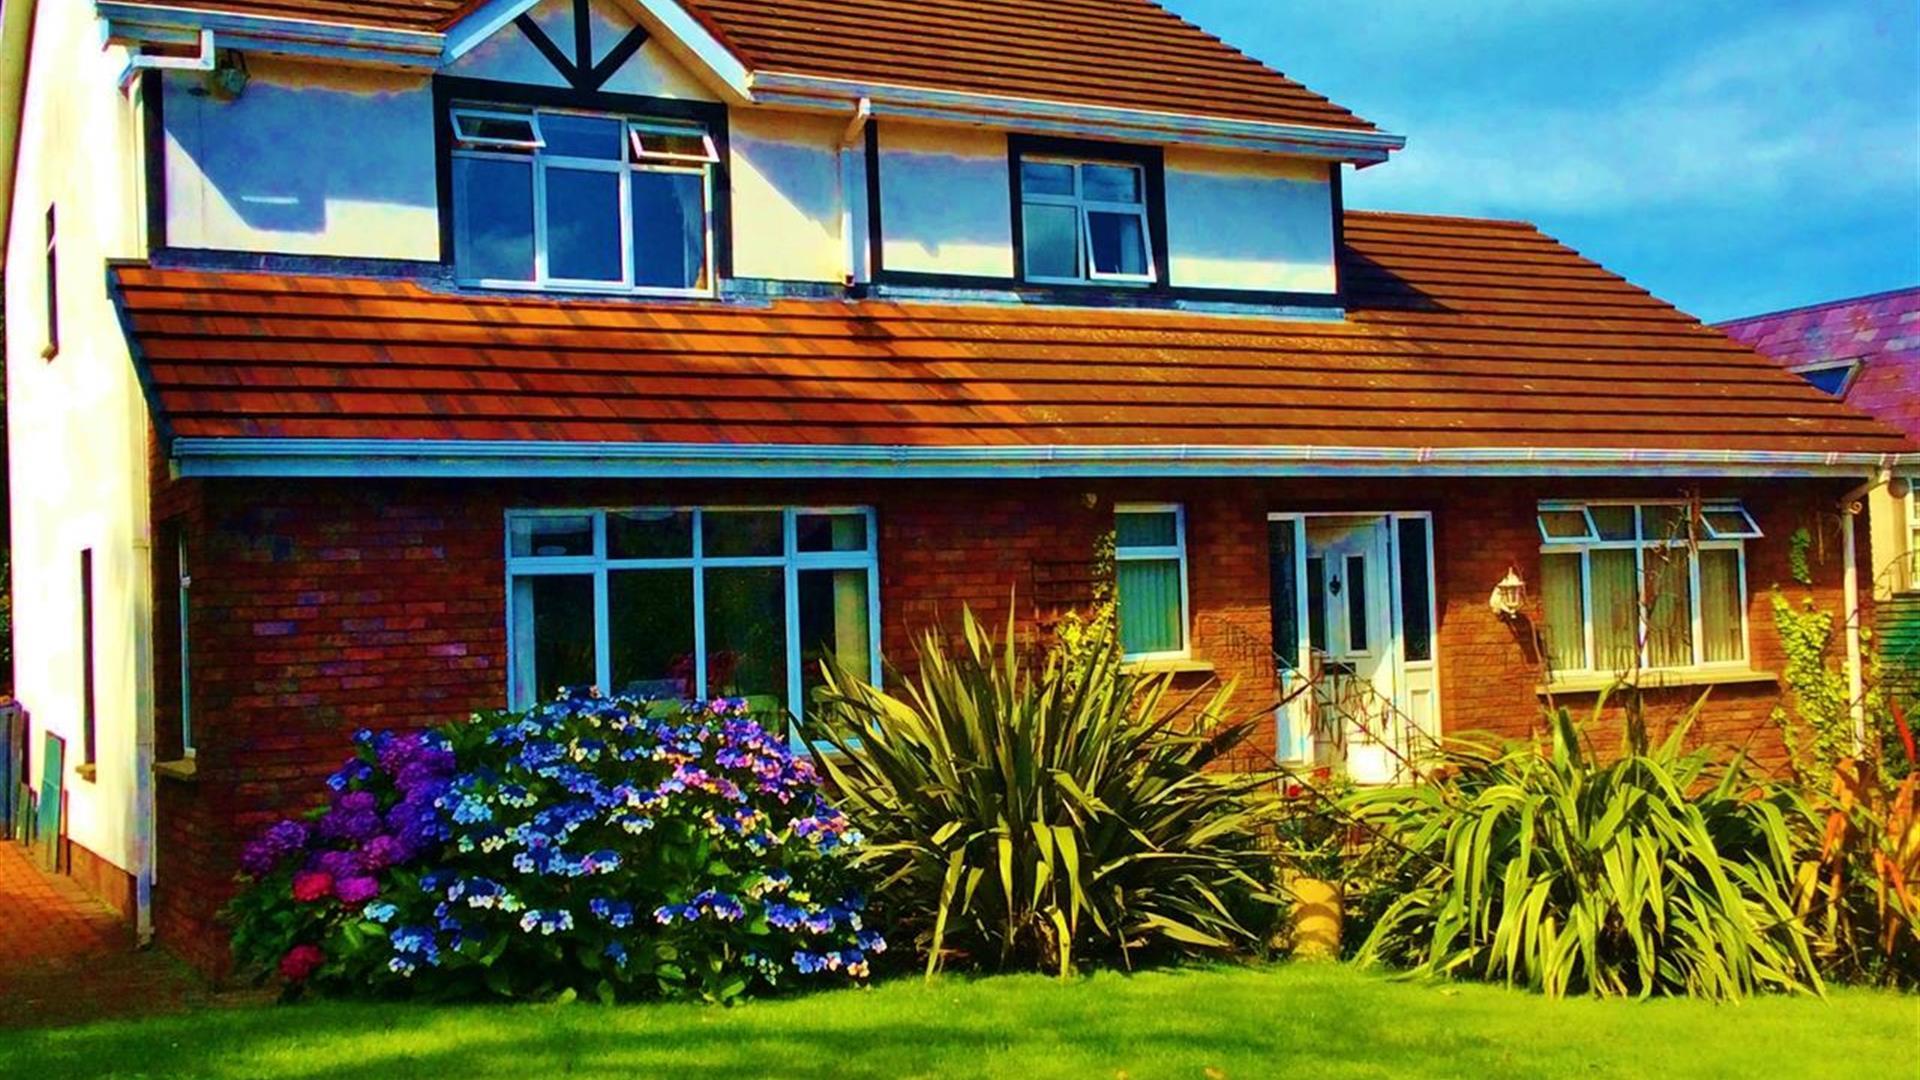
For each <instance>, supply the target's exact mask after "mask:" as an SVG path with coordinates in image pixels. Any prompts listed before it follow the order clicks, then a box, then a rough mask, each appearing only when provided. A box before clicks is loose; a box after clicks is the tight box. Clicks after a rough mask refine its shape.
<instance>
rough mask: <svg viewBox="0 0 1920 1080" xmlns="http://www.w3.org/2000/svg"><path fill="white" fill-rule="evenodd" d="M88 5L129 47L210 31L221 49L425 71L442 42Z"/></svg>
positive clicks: (340, 27)
mask: <svg viewBox="0 0 1920 1080" xmlns="http://www.w3.org/2000/svg"><path fill="white" fill-rule="evenodd" d="M69 2H71V0H69ZM94 11H95V13H96V14H97V15H98V16H99V17H100V20H101V23H102V32H103V34H104V36H105V42H106V44H108V45H125V46H128V47H130V48H138V47H140V46H143V45H168V46H176V47H195V46H197V45H199V43H200V35H201V34H202V33H205V32H207V31H211V32H213V33H215V34H217V35H219V38H220V47H221V48H224V49H237V50H241V51H244V52H262V53H272V54H278V55H283V56H304V57H312V58H315V59H321V60H335V61H347V62H355V63H374V64H382V65H386V66H391V67H404V68H419V69H421V70H428V71H430V70H434V69H436V68H438V67H439V66H440V63H441V55H442V53H443V52H444V51H445V47H446V35H445V34H437V33H427V32H422V31H416V30H384V29H378V28H374V27H367V26H348V25H346V24H344V23H329V22H312V21H308V20H305V19H284V18H277V17H274V16H270V15H239V14H233V13H230V12H224V11H201V10H197V9H193V8H179V7H150V6H148V5H145V4H126V3H116V2H114V0H95V3H94Z"/></svg>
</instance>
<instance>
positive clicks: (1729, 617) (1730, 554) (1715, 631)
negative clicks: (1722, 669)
mask: <svg viewBox="0 0 1920 1080" xmlns="http://www.w3.org/2000/svg"><path fill="white" fill-rule="evenodd" d="M1700 632H1701V636H1702V637H1703V638H1704V639H1705V640H1703V641H1702V642H1701V657H1702V659H1704V660H1705V661H1706V662H1707V663H1709V664H1723V663H1728V662H1731V661H1736V660H1744V659H1746V654H1747V649H1746V641H1745V635H1744V634H1743V633H1742V632H1741V622H1740V553H1739V552H1738V551H1731V550H1722V549H1719V548H1713V549H1709V550H1706V551H1702V552H1701V553H1700Z"/></svg>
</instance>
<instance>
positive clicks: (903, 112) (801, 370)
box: [0, 0, 1920, 967]
mask: <svg viewBox="0 0 1920 1080" xmlns="http://www.w3.org/2000/svg"><path fill="white" fill-rule="evenodd" d="M35 7H36V5H34V4H32V3H28V2H23V0H7V3H6V5H5V8H4V10H5V31H6V33H5V36H4V38H0V55H4V56H6V57H9V58H15V59H17V58H19V57H22V56H23V55H26V53H25V50H26V49H27V48H28V43H29V41H30V61H31V62H30V64H29V65H25V66H23V65H21V64H17V63H13V62H12V60H11V59H10V60H9V62H8V63H7V64H6V66H5V67H4V70H6V71H8V72H12V73H16V74H17V73H18V72H20V71H21V70H25V71H27V72H28V77H27V78H26V79H25V83H24V94H22V93H21V90H22V88H21V87H20V86H18V85H14V84H15V83H18V81H19V80H18V79H17V78H14V79H13V80H12V81H11V82H10V83H8V84H7V85H4V86H0V109H6V110H7V111H6V113H5V117H4V119H5V121H6V123H5V124H0V141H12V140H17V145H18V155H17V161H18V168H17V170H16V171H15V174H14V175H11V176H10V177H9V179H10V185H11V186H10V190H9V191H8V192H7V194H8V195H9V196H10V197H9V198H7V199H6V200H5V205H6V206H8V207H9V209H10V217H9V220H8V222H7V247H6V252H7V264H6V287H7V296H6V303H7V308H6V314H7V328H8V348H9V352H8V356H7V361H8V376H9V382H8V395H7V399H8V406H9V409H10V416H9V420H10V422H9V425H8V427H9V432H10V434H11V438H12V449H13V463H14V483H13V488H12V507H13V515H12V521H13V540H14V545H15V547H14V567H13V583H14V588H15V596H16V605H17V606H16V618H17V620H18V625H19V631H20V632H19V635H18V638H17V647H16V675H17V687H18V695H19V698H20V700H21V701H22V702H23V703H24V704H25V706H26V708H27V709H28V710H30V712H31V714H32V722H33V725H34V732H35V738H36V739H37V738H40V737H41V736H42V735H44V734H53V735H55V736H57V737H59V738H61V739H63V740H64V741H65V745H66V746H67V748H68V752H67V760H68V762H69V763H70V765H69V767H68V769H67V771H66V775H65V777H64V787H65V798H66V799H67V800H68V804H69V810H68V813H67V822H68V824H67V830H68V835H69V837H70V840H71V845H72V851H73V857H72V862H73V867H74V872H75V873H76V875H78V876H80V877H82V878H83V879H85V880H87V881H89V882H90V883H92V884H93V885H94V887H95V888H97V889H98V890H100V891H101V892H102V893H103V894H104V895H107V896H108V897H110V898H112V899H113V900H114V901H115V902H116V903H118V904H120V905H121V906H122V907H123V908H124V909H125V910H126V911H127V912H128V913H129V916H130V917H132V918H135V919H137V920H139V921H140V924H141V925H142V926H143V927H149V926H150V927H151V928H152V930H153V931H154V932H155V933H156V934H157V935H158V936H159V938H160V939H161V940H162V941H163V942H164V943H166V944H167V945H169V946H171V947H173V948H175V949H178V950H180V951H182V952H183V953H185V954H186V955H188V956H189V957H191V958H193V959H195V960H196V961H197V962H199V963H202V964H204V965H206V966H209V967H217V966H218V965H219V964H220V962H221V956H222V954H223V947H222V945H221V940H220V935H219V932H218V929H217V926H216V925H215V923H214V921H213V915H214V912H215V911H216V910H217V907H218V905H219V904H220V902H221V901H222V899H223V898H224V897H225V896H226V895H227V893H228V891H229V889H230V887H231V881H232V874H233V870H234V865H235V858H236V855H237V850H238V848H239V845H240V843H241V840H242V838H243V837H244V836H246V835H247V834H249V833H251V832H252V831H253V830H254V829H256V828H257V827H258V826H259V825H260V824H261V823H263V822H265V821H268V820H270V819H272V818H273V817H274V816H276V815H278V814H282V813H285V812H288V811H291V810H295V809H297V808H299V807H301V806H303V805H305V803H306V801H307V800H309V799H310V798H312V797H313V795H314V792H315V788H316V783H317V780H318V778H319V777H321V776H322V775H324V774H325V773H326V772H327V771H329V770H330V769H331V768H333V767H334V766H335V765H336V764H337V762H338V761H339V759H340V758H341V757H342V756H343V755H344V754H345V752H346V750H347V745H348V740H349V737H350V734H351V733H352V732H353V731H354V730H356V729H358V728H362V727H392V726H409V725H423V724H431V723H436V722H443V721H448V720H453V719H456V718H459V717H461V716H462V715H464V714H466V713H468V712H469V711H471V710H475V709H483V708H494V707H500V706H504V705H509V704H515V705H518V704H525V703H528V702H531V701H534V700H536V699H538V698H540V697H541V696H543V695H546V694H548V693H550V692H552V691H553V690H554V689H555V688H556V687H558V686H561V685H578V684H581V683H593V684H596V685H599V686H601V687H604V688H607V689H609V690H636V691H639V692H646V693H652V694H663V695H692V696H713V695H723V694H724V695H746V696H749V697H752V698H755V699H757V700H760V701H762V702H763V703H765V704H766V705H768V706H769V707H775V708H786V709H790V710H792V711H794V712H802V711H804V709H805V708H806V704H807V701H808V696H809V688H810V686H811V685H812V681H813V678H814V675H813V672H814V670H815V664H816V663H817V661H818V660H819V658H820V657H821V656H823V655H825V654H826V653H828V652H832V653H834V654H837V655H838V656H839V658H840V659H841V660H842V661H843V662H845V663H849V664H852V665H855V666H865V667H866V668H867V669H868V670H870V671H871V672H872V673H873V675H874V676H875V677H876V678H879V677H881V676H882V674H883V671H884V668H883V658H884V659H885V660H886V661H892V662H904V661H907V660H909V659H910V658H911V654H912V642H913V640H914V637H915V635H916V634H917V633H918V632H920V631H921V630H923V629H925V628H927V627H929V626H934V625H938V624H940V623H942V622H943V621H946V620H952V619H954V618H956V617H957V616H958V614H959V612H960V610H961V608H962V607H963V605H972V606H973V607H974V608H975V609H976V610H977V611H979V612H981V613H982V614H983V615H985V616H986V617H988V618H989V619H992V620H996V621H997V620H1004V619H1007V618H1009V617H1012V618H1013V619H1014V620H1015V621H1016V623H1017V625H1018V626H1019V627H1020V628H1021V629H1022V631H1023V632H1035V631H1038V630H1040V629H1043V628H1044V627H1045V626H1046V625H1047V623H1048V621H1049V620H1050V619H1052V618H1054V617H1055V616H1056V615H1057V614H1059V613H1060V612H1063V611H1067V610H1073V609H1077V608H1082V607H1084V606H1086V605H1087V604H1088V603H1090V602H1091V600H1092V598H1093V597H1094V595H1095V594H1096V593H1097V592H1098V591H1100V585H1101V582H1100V581H1099V580H1098V576H1099V575H1100V574H1103V573H1108V572H1111V574H1112V575H1113V580H1112V584H1114V585H1115V586H1116V588H1117V594H1118V600H1119V605H1120V617H1121V622H1122V634H1123V637H1124V644H1125V648H1126V650H1127V652H1128V653H1129V656H1130V658H1131V659H1132V660H1133V662H1135V663H1138V664H1140V665H1142V666H1144V667H1147V668H1152V669H1159V670H1165V671H1170V672H1173V673H1176V675H1177V677H1178V678H1181V679H1184V680H1204V679H1207V678H1222V679H1235V680H1237V681H1238V684H1239V686H1240V700H1241V702H1242V703H1243V705H1245V706H1246V707H1247V708H1248V709H1250V710H1257V711H1259V712H1262V713H1264V714H1267V715H1270V716H1271V722H1270V723H1269V724H1266V725H1265V727H1264V731H1265V735H1264V737H1263V739H1262V744H1261V746H1260V747H1259V750H1260V752H1261V753H1263V754H1265V755H1269V756H1270V757H1273V758H1278V759H1282V760H1285V761H1290V762H1303V763H1314V764H1323V765H1327V766H1330V767H1335V768H1341V769H1345V770H1346V771H1347V772H1349V773H1350V774H1352V775H1353V776H1354V777H1355V778H1356V779H1358V780H1362V781H1383V780H1388V779H1391V778H1392V777H1393V776H1394V774H1395V772H1396V764H1395V757H1396V754H1397V753H1399V752H1401V751H1402V750H1404V749H1407V748H1416V747H1417V745H1418V744H1419V743H1420V741H1421V740H1431V739H1435V738H1439V737H1441V736H1442V735H1445V734H1449V733H1455V732H1461V731H1468V730H1486V731H1492V732H1497V733H1506V734H1512V735H1521V734H1525V733H1527V732H1529V731H1531V730H1533V729H1534V727H1535V725H1536V723H1537V719H1538V716H1539V714H1540V710H1541V707H1542V704H1543V702H1545V701H1546V700H1548V699H1549V698H1551V699H1552V700H1555V701H1559V702H1568V703H1571V704H1572V706H1573V707H1574V708H1576V709H1583V710H1584V709H1590V708H1591V707H1592V703H1593V701H1594V699H1595V696H1596V695H1597V694H1598V693H1600V692H1601V691H1602V690H1603V689H1604V688H1606V687H1609V686H1611V685H1613V684H1615V683H1617V682H1620V681H1622V680H1623V679H1624V680H1625V681H1627V682H1629V683H1631V684H1634V685H1635V686H1637V687H1638V689H1637V690H1636V691H1634V692H1636V693H1640V694H1644V695H1645V696H1646V697H1647V698H1649V699H1650V700H1651V701H1652V702H1653V704H1654V706H1655V709H1656V711H1657V712H1660V713H1661V714H1662V715H1666V714H1670V713H1671V712H1672V711H1673V710H1676V709H1678V708H1679V707H1681V706H1682V705H1684V704H1685V703H1689V702H1692V701H1694V700H1695V699H1697V698H1698V696H1699V695H1700V694H1701V693H1702V692H1703V690H1705V689H1706V688H1708V687H1711V688H1712V691H1713V693H1712V697H1711V700H1710V702H1709V705H1708V707H1707V709H1706V712H1705V716H1704V720H1703V722H1702V723H1701V725H1700V726H1699V727H1698V728H1697V729H1696V731H1695V737H1696V738H1697V739H1700V740H1704V741H1710V742H1715V743H1720V744H1725V745H1728V746H1742V747H1747V748H1749V749H1751V750H1753V751H1754V752H1755V754H1756V755H1757V756H1758V757H1759V758H1761V759H1762V760H1769V761H1776V762H1777V761H1778V760H1779V758H1780V755H1781V752H1782V751H1781V748H1780V743H1779V739H1778V737H1777V735H1776V734H1775V733H1774V732H1773V730H1772V729H1771V727H1770V726H1769V722H1768V715H1769V711H1770V710H1771V708H1772V707H1773V705H1774V704H1775V702H1776V700H1777V698H1778V693H1779V687H1778V679H1777V672H1778V671H1779V667H1780V661H1781V651H1780V646H1779V642H1778V640H1777V637H1776V635H1775V634H1774V632H1773V630H1772V627H1771V624H1770V621H1769V614H1768V611H1769V607H1768V601H1767V596H1768V590H1769V588H1770V587H1771V586H1772V585H1774V584H1775V583H1779V582H1785V581H1787V580H1788V579H1789V565H1790V559H1791V553H1792V550H1793V537H1794V535H1795V534H1796V533H1797V532H1799V531H1801V530H1806V531H1807V534H1808V535H1809V536H1811V537H1814V538H1816V539H1817V543H1815V544H1814V545H1813V547H1812V563H1811V567H1812V575H1813V585H1812V586H1811V589H1812V592H1813V595H1814V596H1815V598H1816V600H1817V601H1818V602H1819V603H1821V604H1824V605H1826V606H1828V607H1831V608H1834V609H1841V608H1847V609H1849V610H1851V608H1852V605H1853V604H1854V603H1855V602H1856V598H1857V596H1858V595H1860V593H1861V591H1862V590H1861V589H1860V588H1856V587H1855V586H1856V585H1859V584H1861V583H1862V582H1861V579H1862V577H1863V575H1864V570H1863V568H1862V563H1861V560H1860V559H1859V558H1858V557H1857V553H1858V552H1863V551H1864V550H1865V543H1866V540H1865V536H1864V535H1856V527H1855V524H1854V521H1855V515H1854V513H1853V509H1854V505H1853V504H1854V503H1855V501H1857V499H1858V498H1859V496H1858V495H1857V492H1859V491H1861V490H1865V489H1866V488H1867V487H1868V486H1869V485H1873V484H1876V483H1880V484H1884V483H1885V482H1886V481H1887V480H1888V478H1889V477H1890V476H1891V475H1892V474H1893V473H1894V472H1896V471H1897V470H1902V469H1909V470H1910V469H1912V468H1913V467H1914V465H1915V463H1916V460H1920V459H1916V457H1915V455H1916V452H1920V448H1917V447H1916V444H1915V442H1914V439H1913V438H1912V437H1911V436H1910V435H1906V434H1902V433H1901V432H1900V431H1898V430H1896V429H1895V428H1893V427H1891V426H1889V425H1887V424H1886V423H1883V422H1881V421H1877V420H1874V419H1872V418H1870V417H1868V416H1867V415H1865V414H1864V413H1862V412H1861V411H1859V410H1858V409H1855V408H1853V407H1851V406H1849V405H1847V404H1844V403H1841V402H1839V401H1836V400H1834V399H1833V398H1832V397H1831V396H1829V395H1828V394H1825V393H1822V392H1821V391H1819V390H1817V389H1815V388H1813V387H1810V386H1808V385H1806V383H1804V382H1803V381H1802V380H1801V379H1799V378H1797V377H1795V376H1793V375H1790V374H1788V373H1787V372H1785V371H1782V370H1781V369H1780V368H1779V367H1777V366H1776V365H1774V364H1773V363H1772V362H1770V361H1769V360H1767V359H1766V358H1764V357H1762V356H1761V355H1759V354H1758V353H1756V352H1755V351H1753V350H1752V349H1751V348H1749V347H1747V346H1745V345H1742V344H1740V343H1738V342H1735V341H1733V340H1732V339H1730V338H1729V337H1728V336H1727V335H1726V334H1724V333H1722V332H1720V331H1718V330H1714V329H1712V328H1709V327H1706V326H1703V325H1701V324H1700V323H1699V322H1698V321H1696V320H1695V319H1693V318H1691V317H1689V316H1687V315H1686V314H1684V313H1682V312H1680V311H1677V310H1675V309H1674V308H1673V307H1671V306H1669V305H1667V304H1665V303H1663V302H1661V301H1660V300H1658V299H1656V298H1654V297H1652V296H1649V295H1648V294H1647V293H1646V292H1645V291H1643V290H1641V289H1639V288H1637V287H1635V286H1634V285H1632V284H1630V283H1628V282H1626V281H1624V280H1622V279H1620V278H1619V277H1617V276H1615V275H1613V274H1611V273H1609V272H1608V271H1607V270H1605V269H1604V268H1602V267H1600V266H1598V265H1596V264H1594V263H1593V262H1591V261H1588V260H1587V259H1585V258H1582V257H1581V256H1580V255H1579V254H1578V253H1576V252H1575V251H1574V250H1572V249H1570V248H1569V247H1567V246H1565V245H1563V244H1562V243H1560V242H1559V241H1557V240H1555V239H1553V238H1551V237H1548V236H1545V235H1543V234H1541V233H1540V232H1539V231H1538V230H1536V229H1535V228H1533V227H1532V226H1530V225H1527V224H1524V223H1520V222H1511V221H1482V220H1466V219H1459V218H1447V217H1430V216H1418V215H1404V214H1384V213H1368V212H1360V211H1352V212H1349V211H1347V210H1346V208H1345V206H1344V202H1343V199H1342V193H1341V192H1342V187H1341V180H1342V176H1343V173H1344V172H1345V170H1348V169H1353V168H1371V167H1386V168H1391V167H1392V165H1390V164H1384V163H1386V162H1387V161H1388V159H1389V158H1390V157H1391V156H1392V154H1393V153H1394V152H1395V151H1396V150H1397V149H1398V148H1399V147H1400V146H1401V145H1402V141H1403V140H1402V139H1401V138H1400V137H1398V136H1395V135H1391V134H1388V133H1386V132H1384V131H1381V130H1380V129H1378V128H1377V127H1375V126H1374V125H1373V124H1371V123H1369V122H1368V121H1366V120H1364V119H1361V118H1360V117H1359V116H1357V115H1355V114H1354V113H1352V112H1349V111H1348V110H1347V109H1345V108H1342V107H1340V106H1338V105H1335V104H1333V103H1332V102H1329V101H1328V100H1327V99H1325V98H1324V97H1321V96H1320V95H1317V94H1315V93H1313V92H1312V91H1310V90H1308V89H1306V88H1304V87H1302V86H1300V85H1299V84H1298V83H1295V82H1293V81H1292V80H1289V79H1288V78H1286V77H1285V76H1283V75H1281V74H1279V73H1278V72H1276V71H1273V70H1272V69H1270V68H1267V67H1265V66H1263V65H1262V64H1260V63H1258V62H1256V61H1254V60H1251V59H1249V58H1248V57H1246V56H1244V55H1242V54H1240V53H1238V52H1236V51H1234V50H1233V49H1231V48H1229V47H1227V46H1225V45H1223V44H1222V43H1221V42H1220V41H1219V40H1218V39H1216V38H1214V37H1212V36H1210V35H1209V34H1207V33H1205V32H1203V31H1201V30H1199V29H1198V28H1196V27H1194V26H1192V25H1190V24H1188V23H1185V22H1183V21H1181V20H1180V19H1178V18H1176V17H1174V16H1172V15H1171V14H1169V13H1168V12H1166V11H1164V10H1163V9H1161V8H1159V7H1157V6H1155V5H1154V4H1152V3H1150V2H1148V0H1105V2H1099V3H1091V2H1078V0H1076V2H1064V0H1063V2H1059V3H1048V2H1044V0H976V2H974V3H969V4H965V5H961V4H957V3H951V2H945V0H932V2H923V3H895V2H892V0H859V2H854V0H844V2H843V0H807V2H803V0H751V2H749V0H679V2H675V0H539V2H533V0H520V2H513V0H485V2H480V0H417V2H413V3H340V2H336V0H165V2H158V0H98V2H89V0H61V2H47V0H43V2H41V3H39V4H38V5H37V15H35V14H34V11H35ZM29 30H31V34H29V33H28V31H29ZM5 149H7V147H6V146H5V145H0V150H5ZM8 160H12V158H11V157H9V158H8ZM1729 272H1737V269H1735V268H1730V270H1729ZM1109 537H1110V538H1111V539H1112V541H1113V548H1114V557H1113V560H1112V562H1111V563H1110V564H1108V563H1105V562H1104V561H1102V560H1100V559H1098V558H1097V557H1096V552H1097V551H1098V550H1099V549H1100V548H1101V547H1102V545H1103V543H1104V542H1105V540H1106V538H1109ZM1106 566H1110V567H1111V570H1110V571H1109V570H1106V569H1102V567H1106ZM1010 605H1011V607H1010ZM1857 674H1858V673H1857V672H1856V676H1857ZM1303 685H1307V686H1310V687H1311V689H1310V690H1308V691H1306V692H1299V693H1296V691H1298V690H1299V689H1300V687H1302V686H1303ZM35 775H36V776H37V775H38V774H37V773H36V774H35Z"/></svg>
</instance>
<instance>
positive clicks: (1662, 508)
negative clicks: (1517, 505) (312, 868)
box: [1539, 502, 1760, 674]
mask: <svg viewBox="0 0 1920 1080" xmlns="http://www.w3.org/2000/svg"><path fill="white" fill-rule="evenodd" d="M1539 526H1540V536H1541V540H1542V545H1541V549H1540V591H1541V603H1542V607H1543V608H1544V612H1545V617H1546V626H1545V632H1546V643H1547V652H1548V661H1549V663H1550V664H1551V666H1552V670H1553V671H1554V672H1555V673H1557V674H1566V673H1570V672H1601V671H1628V670H1636V669H1658V668H1687V667H1703V666H1711V665H1715V664H1744V663H1746V661H1747V622H1746V619H1747V584H1746V544H1745V541H1746V540H1749V539H1754V538H1757V537H1759V536H1760V529H1759V527H1758V526H1757V525H1755V524H1754V522H1753V518H1752V516H1751V515H1749V514H1748V513H1747V512H1746V510H1745V509H1744V508H1742V507H1741V506H1739V505H1738V504H1737V503H1709V504H1706V505H1705V506H1703V507H1700V508H1699V510H1698V513H1697V514H1696V513H1695V512H1694V509H1693V508H1692V507H1690V506H1689V505H1687V504H1685V503H1558V502H1555V503H1543V504H1541V507H1540V515H1539Z"/></svg>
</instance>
